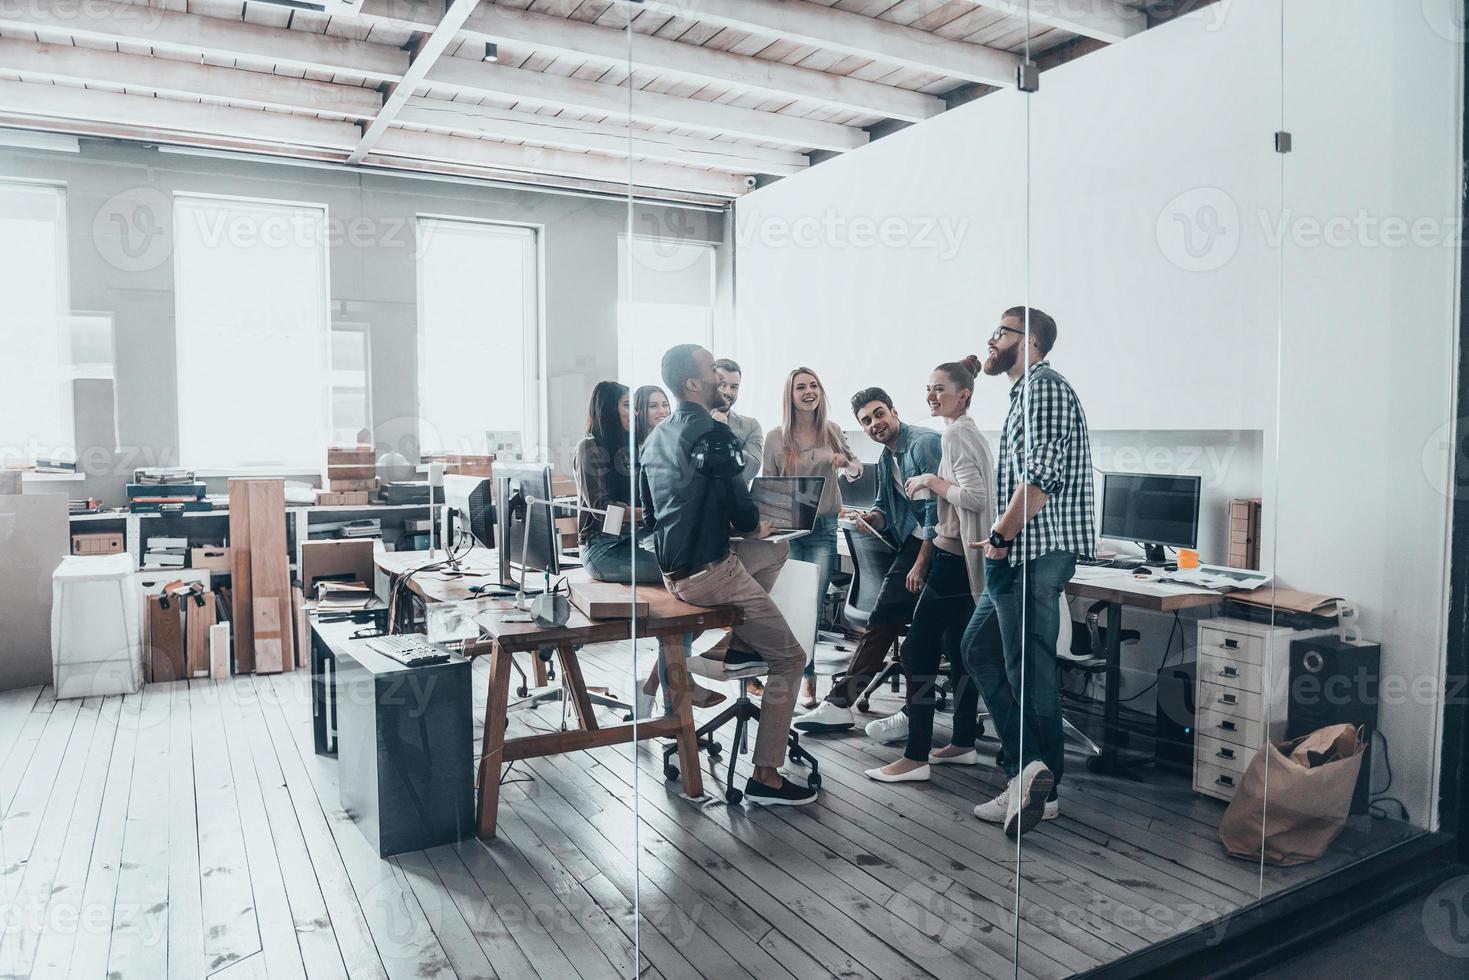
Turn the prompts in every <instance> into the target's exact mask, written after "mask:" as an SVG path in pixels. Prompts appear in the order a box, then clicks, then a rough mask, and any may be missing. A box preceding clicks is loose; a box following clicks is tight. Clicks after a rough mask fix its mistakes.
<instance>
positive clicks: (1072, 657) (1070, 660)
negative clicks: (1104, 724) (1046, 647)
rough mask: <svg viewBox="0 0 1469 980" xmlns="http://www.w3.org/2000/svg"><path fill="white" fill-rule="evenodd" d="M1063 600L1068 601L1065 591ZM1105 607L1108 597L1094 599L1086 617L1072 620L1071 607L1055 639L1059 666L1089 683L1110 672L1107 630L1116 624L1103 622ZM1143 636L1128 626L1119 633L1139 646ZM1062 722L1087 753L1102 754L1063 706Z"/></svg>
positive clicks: (1123, 641) (1069, 735) (1124, 638)
mask: <svg viewBox="0 0 1469 980" xmlns="http://www.w3.org/2000/svg"><path fill="white" fill-rule="evenodd" d="M1062 600H1063V602H1064V601H1065V596H1064V595H1063V596H1062ZM1106 608H1107V603H1106V602H1105V601H1103V602H1094V603H1092V604H1091V605H1090V606H1088V607H1087V611H1086V619H1085V620H1083V621H1080V622H1075V623H1073V622H1072V619H1071V616H1070V610H1069V608H1068V609H1067V610H1065V612H1066V615H1063V616H1062V617H1061V636H1060V638H1059V639H1058V641H1057V643H1056V659H1057V661H1058V662H1057V666H1058V667H1059V668H1060V669H1061V670H1062V671H1073V672H1080V673H1082V674H1083V675H1085V677H1086V679H1087V684H1088V687H1089V686H1090V683H1091V681H1092V680H1093V679H1094V678H1096V677H1098V676H1101V675H1104V674H1105V673H1106V672H1107V631H1108V630H1110V629H1113V626H1112V624H1111V623H1108V624H1107V625H1106V626H1103V625H1101V615H1102V613H1103V612H1104V611H1105V610H1106ZM1141 639H1142V634H1141V633H1139V632H1138V631H1137V630H1129V629H1125V630H1123V631H1122V633H1121V634H1120V640H1121V643H1122V644H1123V645H1124V646H1128V645H1131V646H1136V645H1137V643H1138V642H1139V640H1141ZM1061 725H1062V727H1063V728H1064V729H1065V731H1066V734H1067V736H1068V737H1071V738H1073V739H1074V740H1076V741H1078V742H1080V743H1081V745H1082V747H1083V748H1084V749H1086V751H1087V754H1088V755H1090V756H1093V757H1095V756H1100V755H1101V754H1102V750H1101V749H1100V748H1098V747H1097V744H1096V743H1095V742H1093V741H1092V740H1091V739H1090V738H1088V737H1087V736H1086V734H1085V733H1083V732H1082V731H1081V730H1080V729H1078V728H1077V727H1076V726H1075V725H1074V724H1072V723H1071V721H1070V720H1069V719H1067V717H1066V712H1065V711H1064V710H1063V711H1062V712H1061Z"/></svg>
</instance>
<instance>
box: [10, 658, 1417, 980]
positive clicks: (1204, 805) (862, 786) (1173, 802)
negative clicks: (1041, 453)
mask: <svg viewBox="0 0 1469 980" xmlns="http://www.w3.org/2000/svg"><path fill="white" fill-rule="evenodd" d="M645 659H646V658H645ZM630 662H631V650H630V648H629V647H628V646H627V645H626V644H622V645H608V646H605V647H599V648H596V649H591V650H587V651H584V652H583V663H584V666H585V669H586V673H587V675H588V682H589V683H591V684H594V685H595V684H603V685H608V686H610V687H612V688H614V689H617V690H627V689H629V688H630V687H631V684H630V683H629V682H628V669H629V666H630ZM474 676H475V686H476V690H475V701H476V704H477V705H478V706H479V707H480V709H481V710H480V716H479V717H482V706H483V704H484V698H485V691H486V687H487V677H488V673H487V669H486V665H485V664H484V663H482V662H481V663H477V664H476V665H475V672H474ZM308 680H309V678H308V676H307V675H306V673H305V672H296V673H292V674H283V675H277V676H274V677H236V678H233V679H231V680H229V681H223V682H213V681H195V682H178V683H175V684H159V685H152V686H150V687H148V688H146V689H145V690H144V691H143V692H142V693H141V694H139V695H137V696H130V697H118V698H88V699H85V700H81V701H74V700H72V701H56V700H55V699H54V698H53V697H52V695H51V692H50V690H49V689H34V688H33V689H29V690H24V691H10V692H3V693H0V909H3V910H5V914H4V916H3V917H0V930H3V931H0V977H7V978H8V977H15V978H20V977H37V978H49V977H55V978H63V977H89V978H90V977H99V978H100V977H104V976H105V977H109V978H115V980H134V978H138V980H153V978H158V977H206V976H207V977H219V978H224V980H242V978H272V980H274V978H278V977H279V978H285V977H311V978H318V977H320V978H346V977H349V976H350V977H352V978H353V980H357V978H414V980H423V978H433V977H455V976H458V977H505V978H522V977H534V976H539V977H543V978H547V980H552V978H555V980H562V978H582V980H605V978H614V977H630V976H633V975H635V974H636V975H639V976H646V977H662V978H668V980H684V978H698V977H713V976H718V977H721V978H723V977H739V976H750V977H760V978H762V980H764V978H783V977H792V978H801V980H806V978H820V977H829V976H833V975H835V976H841V977H870V978H877V977H883V978H888V977H926V976H931V977H940V978H956V980H957V978H971V977H975V976H983V977H1010V976H1017V975H1018V976H1024V977H1036V978H1053V977H1064V976H1068V975H1070V974H1072V973H1075V972H1078V971H1082V970H1085V969H1088V968H1090V967H1092V966H1095V965H1097V964H1099V963H1103V962H1106V961H1109V960H1112V959H1115V958H1117V957H1119V956H1122V955H1124V954H1126V953H1128V952H1130V951H1133V950H1136V949H1141V948H1143V947H1145V946H1147V945H1149V944H1151V943H1154V942H1157V941H1158V940H1161V939H1164V938H1167V937H1168V936H1171V935H1174V934H1176V933H1178V932H1180V931H1183V930H1186V929H1190V928H1193V927H1195V926H1199V925H1205V924H1207V923H1209V922H1212V921H1214V920H1216V919H1217V918H1218V917H1219V916H1220V915H1222V914H1224V913H1226V912H1228V911H1230V910H1232V909H1235V908H1239V907H1240V906H1242V905H1245V904H1248V903H1249V902H1251V901H1253V900H1255V898H1256V897H1257V896H1258V895H1259V894H1261V893H1270V892H1274V891H1278V890H1280V889H1283V888H1286V887H1289V886H1290V885H1293V884H1295V883H1298V882H1300V881H1303V880H1307V879H1310V878H1313V877H1315V876H1318V875H1321V874H1323V873H1325V872H1327V871H1329V870H1331V869H1332V868H1335V867H1340V866H1341V865H1343V864H1346V863H1348V862H1350V861H1352V860H1354V859H1355V858H1356V857H1358V856H1361V855H1363V854H1365V853H1370V852H1372V851H1374V850H1377V849H1380V848H1382V847H1386V846H1389V845H1390V844H1392V843H1395V842H1398V841H1401V840H1403V839H1406V838H1407V837H1409V836H1411V834H1412V833H1413V832H1412V831H1411V829H1410V828H1408V827H1406V825H1403V824H1400V823H1397V822H1392V821H1366V820H1354V822H1353V825H1352V826H1351V827H1349V829H1348V830H1347V831H1346V833H1344V835H1343V837H1342V838H1341V840H1340V841H1339V843H1338V844H1337V845H1336V846H1335V847H1334V848H1333V850H1332V851H1331V853H1330V854H1328V856H1327V857H1326V858H1324V859H1323V860H1321V861H1319V862H1317V863H1316V864H1314V865H1308V866H1304V867H1300V868H1292V869H1279V868H1267V869H1264V870H1263V872H1262V870H1261V869H1260V868H1258V867H1255V866H1252V865H1250V864H1247V863H1245V862H1240V861H1233V860H1230V859H1229V858H1227V857H1225V856H1224V854H1223V852H1222V849H1221V848H1220V846H1219V843H1218V839H1217V835H1216V832H1215V828H1216V827H1217V826H1218V821H1219V817H1220V815H1221V813H1222V812H1223V806H1222V805H1221V804H1218V803H1217V802H1215V801H1213V800H1208V799H1205V798H1202V797H1199V796H1197V795H1195V794H1194V793H1192V792H1191V791H1190V790H1189V788H1188V786H1187V783H1186V780H1184V779H1183V778H1181V777H1173V776H1165V775H1162V774H1159V773H1154V772H1151V771H1149V770H1143V771H1141V772H1140V773H1139V774H1136V775H1133V776H1129V777H1126V778H1102V777H1096V776H1091V775H1089V774H1087V773H1086V772H1085V770H1084V768H1083V766H1082V765H1081V764H1080V761H1081V760H1080V759H1078V760H1077V765H1076V767H1075V769H1074V770H1073V772H1072V774H1070V775H1068V778H1067V780H1066V782H1065V784H1064V785H1063V786H1062V793H1061V800H1062V818H1061V819H1060V820H1058V821H1056V822H1054V823H1048V824H1044V825H1043V826H1042V827H1041V828H1040V829H1039V830H1037V831H1036V833H1034V834H1032V835H1030V836H1027V837H1026V838H1025V842H1024V847H1023V849H1022V850H1021V852H1020V855H1019V857H1020V859H1021V867H1022V869H1023V874H1021V875H1020V877H1019V880H1018V882H1017V876H1016V874H1015V868H1016V859H1017V853H1016V847H1015V844H1014V842H1012V841H1009V840H1007V839H1006V838H1005V837H1004V836H1003V834H1002V833H1001V832H1000V831H999V830H998V828H994V827H991V826H987V825H984V824H981V823H979V822H978V821H976V820H975V819H974V818H973V816H972V815H971V814H970V808H971V807H972V806H973V805H974V804H975V803H976V802H978V801H980V800H982V799H985V798H987V797H988V796H990V795H992V794H993V793H994V792H995V791H996V790H997V789H998V787H999V785H1000V782H999V779H998V778H997V776H996V775H995V772H994V770H992V769H991V768H989V767H986V766H978V767H968V768H966V769H962V770H960V769H944V768H939V769H936V770H935V778H934V779H933V781H932V782H931V783H929V784H927V785H913V784H908V785H905V786H891V785H884V784H879V783H874V782H872V781H870V780H868V779H866V778H865V777H864V776H863V775H862V770H863V769H866V768H868V767H870V766H873V765H878V764H881V763H883V762H885V761H887V760H889V759H891V758H893V757H894V756H895V755H896V754H897V751H898V750H896V749H893V748H886V747H883V746H879V745H875V744H873V743H871V742H869V741H868V740H867V739H865V738H864V737H863V736H861V735H860V734H849V735H843V736H834V737H825V738H811V739H808V740H807V744H808V747H809V748H810V749H811V750H812V752H813V753H814V754H816V755H817V757H818V758H819V759H820V760H821V770H822V775H823V778H824V792H823V794H822V797H821V800H820V802H819V803H818V804H817V805H815V806H811V807H804V808H800V809H779V808H777V809H774V810H750V811H746V810H745V809H744V808H742V807H733V808H732V807H728V806H725V805H724V803H723V802H722V800H719V799H716V798H712V797H711V798H709V799H706V800H705V801H703V802H697V803H696V802H692V801H689V800H686V799H684V798H683V797H682V796H681V795H680V794H679V792H678V786H677V784H668V783H665V782H664V779H663V775H662V761H661V755H660V754H659V753H658V752H657V746H656V745H645V746H644V747H643V748H642V749H641V750H640V751H638V752H636V753H635V752H634V751H633V750H632V749H631V747H629V746H619V747H615V748H607V749H598V750H594V751H590V752H581V753H574V754H571V755H566V756H560V757H555V758H548V759H539V760H533V761H531V762H528V763H519V764H517V765H516V766H515V767H514V768H513V769H512V770H511V771H510V773H509V774H508V775H507V777H506V786H505V792H504V794H503V803H502V809H501V819H500V838H499V839H498V840H496V841H494V842H492V843H490V844H489V845H488V846H486V845H482V844H480V843H479V842H477V841H474V840H470V841H466V842H464V843H462V844H459V845H456V846H452V847H439V848H434V849H432V850H429V851H423V852H417V853H413V854H406V855H402V856H399V857H397V858H393V859H389V860H386V861H384V860H380V859H378V857H377V856H376V852H375V851H374V850H373V849H372V848H371V847H370V846H369V845H368V843H367V841H366V839H365V838H364V837H363V836H362V834H361V833H360V832H359V831H358V829H357V828H356V827H355V826H354V825H353V824H352V821H351V818H350V817H349V816H348V814H346V813H345V812H343V811H342V809H341V807H340V806H339V805H338V802H337V771H336V770H337V764H336V762H335V761H334V760H330V759H322V758H318V757H317V756H316V755H314V754H313V752H312V750H311V710H310V691H309V686H308ZM728 688H729V691H730V692H731V693H733V685H728ZM896 706H897V701H896V699H895V698H893V697H892V696H891V695H886V694H885V695H884V696H881V697H879V698H878V699H877V700H876V701H875V702H874V710H875V711H880V712H886V711H890V710H893V709H895V708H896ZM701 714H703V712H701ZM561 717H562V714H561V708H560V707H559V706H558V705H547V706H543V707H541V708H539V709H537V710H536V711H534V712H521V713H516V714H514V715H512V719H511V728H512V733H525V732H527V731H530V730H534V729H539V730H547V729H552V728H554V727H556V726H558V725H559V724H560V723H561ZM939 718H940V725H941V727H942V726H943V725H944V724H946V722H947V716H945V715H942V714H941V715H940V716H939ZM610 719H611V716H610V715H609V720H610ZM476 727H478V718H477V725H476ZM946 736H947V729H944V731H943V732H942V733H941V734H940V736H939V741H942V740H943V738H945V737H946ZM476 738H478V735H476ZM728 741H729V739H728V736H726V737H725V739H724V742H725V743H726V746H727V745H728ZM739 769H740V770H741V772H742V773H744V774H747V765H746V764H745V763H742V764H741V766H740V767H739ZM793 772H795V773H797V774H799V770H793ZM715 775H716V774H711V775H709V776H706V786H707V787H709V788H710V789H711V791H712V790H714V789H715V787H716V786H717V785H718V781H717V780H716V779H715ZM717 775H718V776H722V775H723V769H722V767H721V768H720V769H719V771H718V773H717ZM1017 888H1018V905H1017ZM634 901H636V902H637V903H638V904H637V906H636V907H637V908H638V909H640V914H635V913H634ZM1017 907H1018V909H1019V914H1020V924H1019V936H1018V943H1017V936H1016V920H1015V910H1016V909H1017ZM1017 948H1018V954H1019V962H1018V969H1017V963H1016V951H1017ZM639 949H640V950H641V958H639V957H638V950H639Z"/></svg>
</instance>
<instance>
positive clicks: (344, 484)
mask: <svg viewBox="0 0 1469 980" xmlns="http://www.w3.org/2000/svg"><path fill="white" fill-rule="evenodd" d="M321 488H322V489H323V490H327V491H329V492H331V493H354V492H357V491H361V492H363V493H374V492H376V491H377V488H378V482H377V477H373V478H372V479H371V480H333V479H330V478H328V479H325V480H323V481H322V487H321Z"/></svg>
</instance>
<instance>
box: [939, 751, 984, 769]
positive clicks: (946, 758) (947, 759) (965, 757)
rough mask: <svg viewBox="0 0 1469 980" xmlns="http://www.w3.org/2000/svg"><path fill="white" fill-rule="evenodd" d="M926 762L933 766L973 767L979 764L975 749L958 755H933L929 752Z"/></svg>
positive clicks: (977, 753)
mask: <svg viewBox="0 0 1469 980" xmlns="http://www.w3.org/2000/svg"><path fill="white" fill-rule="evenodd" d="M928 761H929V764H930V765H935V766H973V765H978V764H979V752H978V751H977V750H975V749H970V750H969V751H968V752H960V753H959V754H958V755H934V754H933V753H932V752H930V753H929V754H928Z"/></svg>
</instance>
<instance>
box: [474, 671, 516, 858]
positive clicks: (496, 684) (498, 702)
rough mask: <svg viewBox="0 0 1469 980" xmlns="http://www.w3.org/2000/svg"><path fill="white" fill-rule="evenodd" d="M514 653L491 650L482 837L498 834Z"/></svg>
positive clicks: (482, 752)
mask: <svg viewBox="0 0 1469 980" xmlns="http://www.w3.org/2000/svg"><path fill="white" fill-rule="evenodd" d="M514 669H515V664H514V661H512V660H511V658H510V654H508V653H506V652H505V650H504V649H503V648H502V647H501V646H500V645H499V644H498V643H497V644H495V648H494V650H493V651H491V653H490V693H489V696H488V697H487V698H486V699H485V735H484V741H483V743H482V745H481V747H480V760H479V793H478V797H479V800H478V802H479V839H480V840H489V839H490V838H492V837H494V836H495V822H496V819H497V817H498V816H499V810H500V769H501V761H502V758H503V752H504V749H505V717H506V715H507V714H508V709H509V707H510V674H511V672H512V671H513V670H514Z"/></svg>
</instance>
